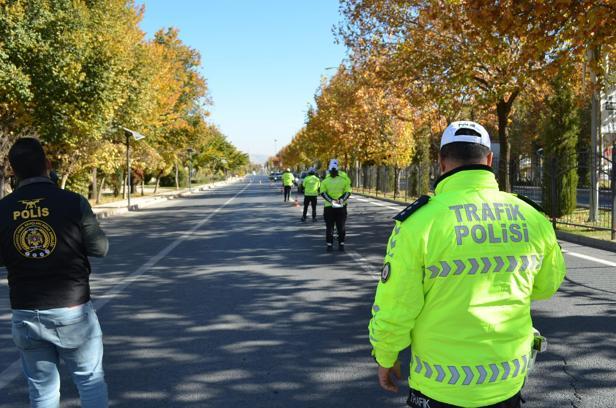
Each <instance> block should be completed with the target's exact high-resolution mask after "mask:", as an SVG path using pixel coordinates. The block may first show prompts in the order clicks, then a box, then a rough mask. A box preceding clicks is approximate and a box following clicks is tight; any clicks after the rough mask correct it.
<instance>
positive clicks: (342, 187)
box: [320, 159, 351, 251]
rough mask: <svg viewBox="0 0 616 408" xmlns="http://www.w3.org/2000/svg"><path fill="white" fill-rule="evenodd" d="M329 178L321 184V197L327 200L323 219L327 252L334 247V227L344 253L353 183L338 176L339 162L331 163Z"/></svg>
mask: <svg viewBox="0 0 616 408" xmlns="http://www.w3.org/2000/svg"><path fill="white" fill-rule="evenodd" d="M328 170H329V176H328V177H326V178H325V180H323V182H321V188H320V191H321V197H323V199H324V200H325V208H324V210H323V218H325V241H326V243H327V250H328V251H331V250H332V249H333V245H334V225H335V226H336V230H338V249H339V250H341V251H344V239H345V238H346V219H347V200H348V199H349V197H350V196H351V183H350V182H349V179H348V178H347V177H342V176H340V175H339V174H338V161H337V160H335V159H334V160H332V161H330V163H329V168H328Z"/></svg>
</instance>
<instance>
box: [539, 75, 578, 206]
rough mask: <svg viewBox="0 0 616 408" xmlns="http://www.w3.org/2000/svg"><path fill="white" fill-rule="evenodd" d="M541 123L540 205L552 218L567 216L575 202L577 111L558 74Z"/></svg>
mask: <svg viewBox="0 0 616 408" xmlns="http://www.w3.org/2000/svg"><path fill="white" fill-rule="evenodd" d="M551 86H552V89H553V92H552V94H551V95H550V96H549V97H548V98H547V100H546V107H547V111H546V113H545V115H544V117H543V120H542V139H543V145H544V160H545V162H544V173H543V174H544V178H543V206H544V208H545V209H546V211H548V213H549V214H550V215H551V216H553V217H561V216H563V215H566V214H571V213H572V212H573V210H575V208H576V200H577V185H578V172H577V151H576V146H577V141H578V135H579V130H580V119H579V112H578V108H577V106H576V103H575V97H574V93H573V91H572V87H571V84H570V83H569V82H568V81H567V79H566V76H564V75H563V74H562V73H559V74H558V75H557V76H556V77H555V78H554V79H553V80H552V82H551Z"/></svg>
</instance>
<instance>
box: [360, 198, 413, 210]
mask: <svg viewBox="0 0 616 408" xmlns="http://www.w3.org/2000/svg"><path fill="white" fill-rule="evenodd" d="M355 199H356V200H358V201H363V202H364V203H369V204H372V205H377V206H379V207H385V208H389V209H390V210H396V211H400V207H405V205H404V204H397V205H399V206H400V207H394V206H391V205H387V204H382V203H377V202H376V201H370V200H366V199H365V198H359V197H355Z"/></svg>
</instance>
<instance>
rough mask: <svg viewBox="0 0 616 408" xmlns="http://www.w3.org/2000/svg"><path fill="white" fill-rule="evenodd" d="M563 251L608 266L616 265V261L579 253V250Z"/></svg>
mask: <svg viewBox="0 0 616 408" xmlns="http://www.w3.org/2000/svg"><path fill="white" fill-rule="evenodd" d="M563 253H564V254H567V255H571V256H574V257H576V258H580V259H585V260H587V261H593V262H597V263H600V264H603V265H607V266H616V262H610V261H606V260H604V259H601V258H596V257H594V256H589V255H584V254H578V253H577V252H570V251H563Z"/></svg>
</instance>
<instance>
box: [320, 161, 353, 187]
mask: <svg viewBox="0 0 616 408" xmlns="http://www.w3.org/2000/svg"><path fill="white" fill-rule="evenodd" d="M329 167H336V169H337V170H338V176H340V177H342V178H345V179H346V180H347V181H348V182H349V185H350V184H351V178H350V177H349V175H348V174H347V173H346V172H345V171H344V170H341V169H340V164H339V163H338V159H331V160H330V162H329ZM327 177H331V174H326V175H325V178H327Z"/></svg>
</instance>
